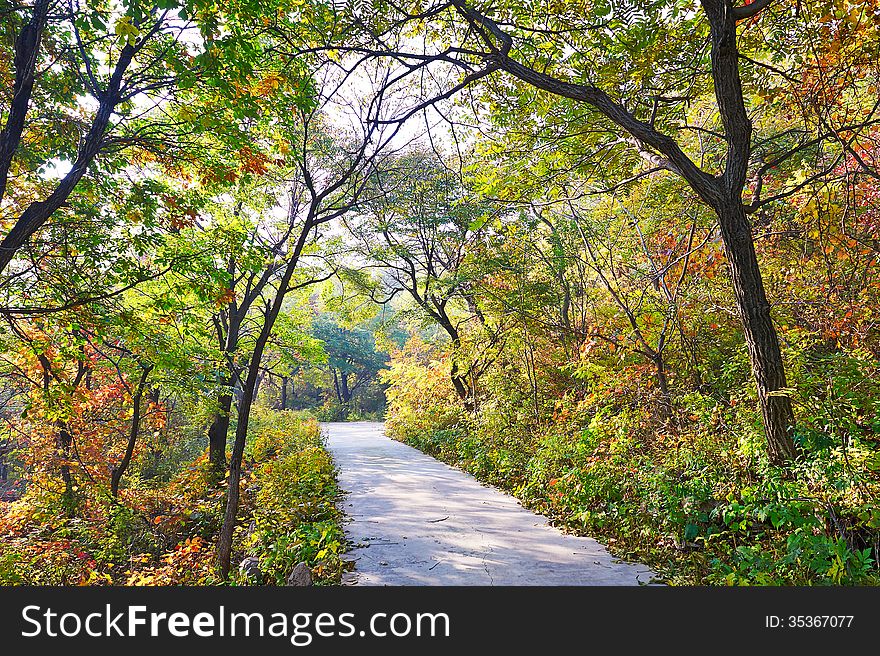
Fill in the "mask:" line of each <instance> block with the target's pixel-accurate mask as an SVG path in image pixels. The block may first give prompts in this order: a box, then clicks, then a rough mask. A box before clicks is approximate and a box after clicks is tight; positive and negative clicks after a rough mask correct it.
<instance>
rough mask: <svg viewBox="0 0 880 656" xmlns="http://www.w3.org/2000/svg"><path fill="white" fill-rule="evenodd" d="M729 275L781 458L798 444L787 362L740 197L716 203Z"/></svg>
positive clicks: (775, 456) (771, 443) (773, 450)
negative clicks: (784, 359)
mask: <svg viewBox="0 0 880 656" xmlns="http://www.w3.org/2000/svg"><path fill="white" fill-rule="evenodd" d="M716 211H717V213H718V220H719V223H720V225H721V237H722V240H723V241H724V250H725V254H726V256H727V261H728V265H729V267H730V278H731V282H732V283H733V290H734V294H735V295H736V304H737V309H738V310H739V314H740V319H741V320H742V325H743V333H744V335H745V341H746V348H747V349H748V352H749V359H750V360H751V364H752V373H753V374H754V377H755V382H756V383H757V388H758V404H759V406H760V409H761V415H762V417H763V419H764V429H765V431H766V433H767V449H768V452H769V455H770V459H771V460H772V461H773V462H774V463H776V464H783V463H784V462H785V461H787V460H790V459H791V458H793V457H794V456H795V455H796V453H797V450H796V448H795V444H794V441H793V440H792V439H791V430H792V427H793V426H794V413H793V411H792V407H791V399H789V398H788V396H787V395H786V394H785V392H784V389H785V388H786V386H787V385H786V379H785V367H784V365H783V362H782V352H781V351H780V349H779V338H778V337H777V335H776V328H775V327H774V326H773V321H772V319H771V318H770V303H769V302H768V301H767V296H766V294H765V291H764V282H763V280H762V279H761V271H760V269H759V267H758V257H757V255H756V253H755V245H754V242H753V240H752V230H751V226H750V225H749V222H748V219H747V218H746V214H745V212H744V210H743V207H742V203H741V202H737V201H735V200H731V201H730V202H729V203H726V204H725V205H723V206H721V207H719V208H717V210H716Z"/></svg>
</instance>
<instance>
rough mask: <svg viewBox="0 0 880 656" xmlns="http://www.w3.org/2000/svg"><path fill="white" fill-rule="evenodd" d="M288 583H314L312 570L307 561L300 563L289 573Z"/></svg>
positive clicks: (300, 584)
mask: <svg viewBox="0 0 880 656" xmlns="http://www.w3.org/2000/svg"><path fill="white" fill-rule="evenodd" d="M287 585H295V586H300V587H302V586H307V585H312V570H310V569H309V566H308V565H306V564H305V563H299V564H298V565H297V566H296V567H294V568H293V570H292V571H291V572H290V574H288V575H287Z"/></svg>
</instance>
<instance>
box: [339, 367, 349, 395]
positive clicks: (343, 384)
mask: <svg viewBox="0 0 880 656" xmlns="http://www.w3.org/2000/svg"><path fill="white" fill-rule="evenodd" d="M339 390H340V392H341V393H342V395H341V397H340V400H341V401H342V403H350V402H351V390H350V389H349V388H348V372H347V371H340V372H339Z"/></svg>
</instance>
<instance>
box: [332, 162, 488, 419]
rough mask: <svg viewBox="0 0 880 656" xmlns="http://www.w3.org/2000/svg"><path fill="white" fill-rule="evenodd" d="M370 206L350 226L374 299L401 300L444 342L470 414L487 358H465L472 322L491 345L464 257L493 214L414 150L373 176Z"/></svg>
mask: <svg viewBox="0 0 880 656" xmlns="http://www.w3.org/2000/svg"><path fill="white" fill-rule="evenodd" d="M374 184H375V188H376V190H377V192H376V196H375V200H374V201H373V202H371V203H370V204H364V206H363V208H362V209H361V211H360V213H359V218H360V221H359V220H358V218H357V217H356V218H355V219H354V220H353V221H350V222H349V227H350V229H351V231H352V234H353V235H354V236H355V238H356V239H357V240H358V241H359V242H360V252H361V254H362V255H363V256H364V257H365V258H366V259H367V261H371V262H372V263H374V264H375V265H376V266H378V267H379V268H380V279H379V282H378V287H379V289H377V290H375V291H374V293H373V298H374V299H375V300H379V301H380V302H383V303H384V302H388V301H389V300H390V299H392V298H394V297H395V296H396V295H397V294H398V293H400V292H404V293H406V294H407V295H408V296H409V297H410V298H411V299H412V301H413V302H414V303H415V304H416V306H417V307H418V308H419V309H420V311H421V312H423V313H424V314H425V315H426V316H427V317H428V318H429V319H430V320H432V321H434V322H436V324H437V325H438V326H440V328H441V329H442V330H443V331H444V332H445V333H446V335H447V336H448V338H449V340H450V342H451V344H452V350H453V357H452V365H451V370H450V378H451V380H452V384H453V386H454V387H455V390H456V393H457V394H458V396H459V398H460V399H461V400H462V401H463V402H464V404H465V405H466V406H467V407H468V408H470V409H473V408H474V407H475V403H476V382H477V379H478V378H479V376H480V373H481V371H482V370H483V369H485V367H486V366H488V364H489V363H490V362H491V357H489V358H480V357H479V356H477V357H471V358H470V362H468V361H467V359H468V358H467V356H466V355H465V353H464V349H463V343H464V335H463V332H464V329H465V324H466V323H468V322H474V321H476V322H477V323H478V325H479V327H480V331H484V332H486V334H487V335H489V337H490V342H494V341H495V340H496V339H497V337H498V330H497V328H495V327H490V326H489V325H488V323H487V322H486V318H485V317H484V316H483V315H482V313H481V312H480V310H479V307H478V304H477V301H476V298H475V296H474V293H473V278H474V277H475V275H478V274H474V271H473V270H471V269H469V263H468V262H469V260H468V258H469V255H470V251H471V248H472V247H473V246H474V244H476V243H478V242H479V240H480V239H481V235H482V233H483V232H484V227H485V226H486V223H487V221H488V219H489V218H490V216H491V215H492V214H493V212H494V209H493V208H491V207H490V206H488V205H487V204H485V203H481V202H479V201H478V200H476V199H475V198H473V197H471V196H468V194H467V191H466V190H465V189H464V188H463V186H462V185H461V183H460V181H459V180H458V179H457V176H456V175H455V174H454V173H453V172H452V171H450V170H448V169H445V168H444V166H443V165H442V163H441V162H439V161H438V159H437V156H436V155H435V154H433V153H427V152H422V151H419V150H416V151H414V152H412V153H409V154H406V155H403V156H401V157H400V158H398V160H397V161H396V162H395V165H394V167H393V168H391V169H389V170H388V171H386V172H385V173H384V174H380V175H378V176H376V179H375V181H374Z"/></svg>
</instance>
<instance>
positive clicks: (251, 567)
mask: <svg viewBox="0 0 880 656" xmlns="http://www.w3.org/2000/svg"><path fill="white" fill-rule="evenodd" d="M238 571H239V572H241V573H242V574H244V576H245V577H246V578H247V579H248V580H249V581H262V580H263V572H262V571H260V559H259V558H257V557H255V556H248V557H247V558H245V559H244V560H243V561H241V564H240V565H239V566H238Z"/></svg>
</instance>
